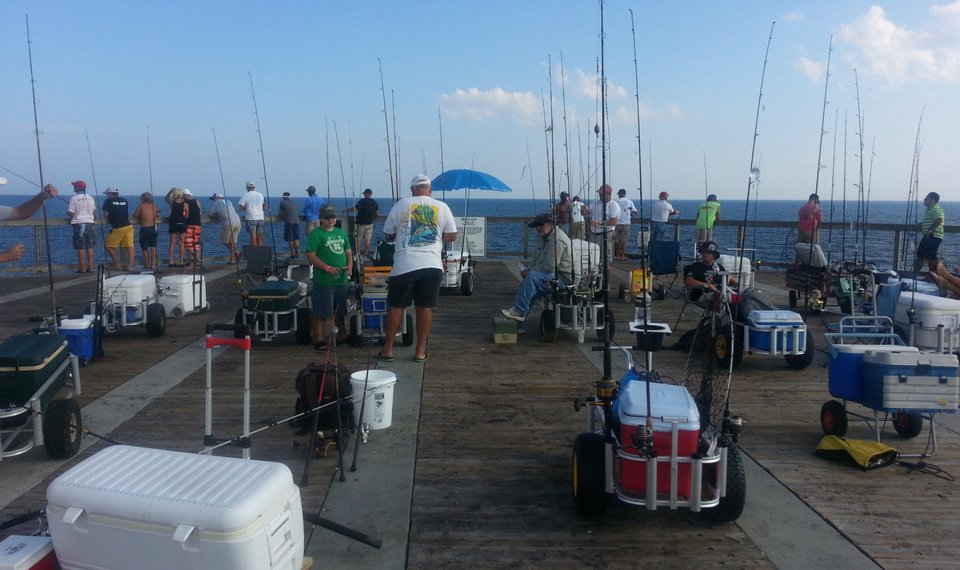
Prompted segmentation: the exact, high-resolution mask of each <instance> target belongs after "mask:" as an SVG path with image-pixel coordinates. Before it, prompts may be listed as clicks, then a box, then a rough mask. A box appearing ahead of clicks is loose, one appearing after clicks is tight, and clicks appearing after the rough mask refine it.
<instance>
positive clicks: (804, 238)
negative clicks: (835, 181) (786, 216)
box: [797, 194, 823, 243]
mask: <svg viewBox="0 0 960 570" xmlns="http://www.w3.org/2000/svg"><path fill="white" fill-rule="evenodd" d="M799 217H800V222H799V223H798V224H797V243H819V240H820V238H819V233H820V221H821V219H822V218H823V212H821V211H820V196H817V195H816V194H810V198H809V199H808V200H807V203H806V204H804V205H803V206H801V207H800V212H799Z"/></svg>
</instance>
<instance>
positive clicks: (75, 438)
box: [43, 398, 83, 459]
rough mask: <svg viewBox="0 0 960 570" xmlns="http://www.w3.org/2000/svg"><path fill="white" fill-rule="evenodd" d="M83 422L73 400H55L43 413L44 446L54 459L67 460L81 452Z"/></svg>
mask: <svg viewBox="0 0 960 570" xmlns="http://www.w3.org/2000/svg"><path fill="white" fill-rule="evenodd" d="M82 432H83V420H82V419H81V418H80V404H78V403H77V401H76V400H74V399H73V398H68V399H65V400H53V401H51V402H50V403H49V404H47V409H46V410H45V411H44V412H43V446H44V448H46V450H47V455H49V456H50V457H52V458H53V459H67V458H70V457H73V456H74V455H76V454H77V452H78V451H80V441H81V439H82V437H81V436H82Z"/></svg>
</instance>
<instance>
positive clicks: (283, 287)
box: [233, 268, 313, 344]
mask: <svg viewBox="0 0 960 570" xmlns="http://www.w3.org/2000/svg"><path fill="white" fill-rule="evenodd" d="M290 269H292V268H288V271H287V274H288V276H289V274H290ZM241 297H242V299H243V307H241V308H239V309H237V313H236V315H235V316H234V319H233V324H234V325H236V326H237V329H236V330H237V331H239V330H242V328H243V327H246V328H249V329H250V336H251V337H252V338H255V339H259V340H261V341H263V342H271V341H274V340H276V339H277V338H278V337H279V336H280V335H285V334H290V333H293V334H294V337H295V338H296V341H297V343H298V344H310V341H311V340H312V336H311V330H310V328H311V323H312V320H313V316H312V315H311V314H310V293H309V281H295V280H293V279H289V278H288V279H279V278H277V277H269V278H267V279H266V280H265V281H263V282H262V283H260V284H259V285H256V286H255V287H252V288H251V289H250V290H248V291H247V292H246V293H244V294H243V295H241ZM238 334H239V333H238Z"/></svg>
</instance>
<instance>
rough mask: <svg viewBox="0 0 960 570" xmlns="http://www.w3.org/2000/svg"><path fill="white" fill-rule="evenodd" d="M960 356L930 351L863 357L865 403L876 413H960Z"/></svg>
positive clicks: (873, 354)
mask: <svg viewBox="0 0 960 570" xmlns="http://www.w3.org/2000/svg"><path fill="white" fill-rule="evenodd" d="M957 371H958V363H957V357H956V356H954V355H952V354H940V353H930V352H874V351H868V352H865V353H864V355H863V385H862V390H863V404H864V405H865V406H867V407H870V408H873V409H875V410H912V411H917V412H949V413H955V412H956V411H957V404H958V395H960V388H958V386H960V380H958V377H957Z"/></svg>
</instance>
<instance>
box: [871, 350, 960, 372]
mask: <svg viewBox="0 0 960 570" xmlns="http://www.w3.org/2000/svg"><path fill="white" fill-rule="evenodd" d="M863 363H864V364H878V365H881V366H910V367H914V366H934V367H937V368H952V369H954V370H956V369H957V368H960V363H958V362H957V357H956V356H954V355H952V354H940V353H937V352H892V351H883V352H881V351H873V350H871V351H867V352H864V354H863ZM954 373H956V372H954Z"/></svg>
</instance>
